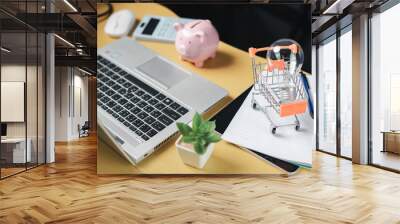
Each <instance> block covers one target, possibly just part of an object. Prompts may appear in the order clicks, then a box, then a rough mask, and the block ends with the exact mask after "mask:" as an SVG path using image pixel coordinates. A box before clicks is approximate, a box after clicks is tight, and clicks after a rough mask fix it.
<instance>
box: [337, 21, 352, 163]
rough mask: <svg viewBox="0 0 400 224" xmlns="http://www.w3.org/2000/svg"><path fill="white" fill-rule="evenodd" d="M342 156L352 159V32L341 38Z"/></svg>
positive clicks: (344, 32) (345, 33)
mask: <svg viewBox="0 0 400 224" xmlns="http://www.w3.org/2000/svg"><path fill="white" fill-rule="evenodd" d="M339 52H340V57H339V58H340V84H339V85H340V154H341V156H344V157H347V158H351V157H352V148H351V145H352V97H353V94H352V74H353V71H352V32H351V26H349V27H348V28H346V29H345V30H343V33H342V34H341V36H340V50H339Z"/></svg>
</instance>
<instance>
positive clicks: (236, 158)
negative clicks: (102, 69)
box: [97, 3, 286, 175]
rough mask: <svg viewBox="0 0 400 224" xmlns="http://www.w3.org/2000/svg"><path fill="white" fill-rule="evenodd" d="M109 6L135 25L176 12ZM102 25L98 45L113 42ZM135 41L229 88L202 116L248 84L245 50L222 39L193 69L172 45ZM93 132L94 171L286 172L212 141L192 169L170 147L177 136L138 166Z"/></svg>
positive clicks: (141, 6)
mask: <svg viewBox="0 0 400 224" xmlns="http://www.w3.org/2000/svg"><path fill="white" fill-rule="evenodd" d="M97 7H98V9H99V10H103V9H104V7H106V6H105V5H103V4H98V6H97ZM113 8H114V11H118V10H121V9H129V10H132V11H133V12H134V14H135V16H136V19H137V21H136V24H138V22H139V20H140V18H141V17H143V16H144V15H146V14H153V15H159V16H176V15H175V14H174V13H173V12H172V11H171V10H169V9H168V8H166V7H164V6H162V5H158V4H153V3H135V4H133V3H114V4H113ZM104 25H105V21H104V20H103V21H99V22H98V26H97V38H98V39H97V41H98V42H97V46H98V48H101V47H104V46H105V45H107V44H109V43H111V42H112V41H115V40H116V39H113V38H111V37H109V36H107V35H105V34H104V32H103V31H104ZM138 42H140V43H141V44H143V45H144V46H146V47H148V48H150V49H152V50H154V51H156V52H157V53H159V54H160V55H161V56H163V57H165V58H168V59H169V60H171V61H173V62H175V63H177V64H178V65H181V66H182V67H184V68H186V69H188V70H191V71H193V72H194V73H197V74H199V75H201V76H203V77H205V78H206V79H208V80H210V81H212V82H214V83H216V84H217V85H219V86H221V87H223V88H225V89H226V90H228V91H229V96H228V97H227V98H226V99H224V100H222V101H221V102H219V103H218V104H217V105H215V106H214V107H213V108H212V109H211V110H210V111H209V112H207V114H205V117H211V116H212V115H213V114H216V113H217V112H218V111H219V110H220V109H222V108H223V107H224V106H225V105H226V104H227V103H229V102H230V101H231V100H232V99H234V98H236V97H237V96H239V95H240V93H242V92H243V91H244V90H246V89H247V88H248V87H249V86H250V85H251V84H252V82H253V81H252V73H251V62H250V58H249V56H248V53H247V52H244V51H241V50H239V49H237V48H235V47H232V46H230V45H228V44H226V43H223V42H221V43H220V45H219V47H218V52H217V57H216V58H215V59H213V60H209V61H206V63H205V66H204V68H196V67H194V66H193V65H192V64H190V63H188V62H183V61H181V60H180V59H179V57H178V54H177V53H176V51H175V46H174V45H173V44H171V43H160V42H151V41H138ZM249 44H251V43H249ZM98 136H99V141H98V147H97V173H98V174H273V175H279V174H286V173H285V172H284V171H282V170H281V169H279V168H277V167H276V166H274V165H273V164H270V163H267V162H265V161H263V160H260V159H258V158H256V157H254V156H253V155H250V154H249V153H247V152H246V151H244V150H242V149H240V148H238V147H236V146H234V145H232V144H229V143H227V142H224V141H221V142H219V143H218V144H216V146H215V150H214V153H213V155H212V156H211V158H210V160H209V161H208V163H207V164H206V166H205V167H204V169H201V170H200V169H196V168H192V167H190V166H187V165H185V164H184V163H183V162H182V161H181V159H180V157H179V155H178V153H177V151H176V148H175V145H174V143H175V140H176V138H173V139H172V140H170V141H169V142H167V143H165V145H164V146H163V147H162V148H161V149H159V150H158V151H157V152H155V153H153V154H152V155H151V156H150V157H149V158H147V159H145V160H144V161H142V162H140V163H139V164H138V165H137V166H133V165H131V164H130V163H129V162H128V161H126V160H125V159H124V158H122V157H120V156H119V154H117V153H116V152H115V151H114V150H113V149H112V146H111V145H110V140H109V139H108V137H107V136H106V135H105V134H104V132H103V131H102V130H101V129H99V130H98Z"/></svg>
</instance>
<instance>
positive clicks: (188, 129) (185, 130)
mask: <svg viewBox="0 0 400 224" xmlns="http://www.w3.org/2000/svg"><path fill="white" fill-rule="evenodd" d="M176 126H177V127H178V129H179V132H181V134H182V135H183V136H186V135H189V134H190V133H191V132H192V128H191V127H190V126H189V125H187V124H185V123H177V124H176Z"/></svg>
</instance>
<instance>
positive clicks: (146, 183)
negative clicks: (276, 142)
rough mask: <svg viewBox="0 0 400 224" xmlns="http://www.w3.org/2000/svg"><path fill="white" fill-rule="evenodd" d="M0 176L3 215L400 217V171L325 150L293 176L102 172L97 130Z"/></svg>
mask: <svg viewBox="0 0 400 224" xmlns="http://www.w3.org/2000/svg"><path fill="white" fill-rule="evenodd" d="M56 158H57V162H56V163H55V164H51V165H47V166H42V167H39V168H36V169H33V170H30V171H28V172H26V173H22V174H19V175H17V176H14V177H11V178H8V179H5V180H3V181H0V223H43V222H48V223H400V221H399V220H400V175H398V174H395V173H390V172H387V171H383V170H379V169H377V168H373V167H368V166H358V165H352V164H351V163H350V162H349V161H347V160H343V159H337V158H335V157H332V156H329V155H326V154H323V153H318V152H316V153H315V154H314V160H315V161H314V168H313V169H312V170H303V171H301V172H300V173H299V174H296V175H294V176H291V177H288V178H287V177H279V176H275V177H268V176H229V177H226V176H222V177H221V176H219V177H207V176H200V177H199V176H185V177H176V176H175V177H174V176H157V177H155V176H140V177H138V176H107V177H104V176H103V177H100V176H97V175H96V140H95V138H94V137H90V138H85V139H83V140H81V141H76V142H71V143H69V144H57V153H56Z"/></svg>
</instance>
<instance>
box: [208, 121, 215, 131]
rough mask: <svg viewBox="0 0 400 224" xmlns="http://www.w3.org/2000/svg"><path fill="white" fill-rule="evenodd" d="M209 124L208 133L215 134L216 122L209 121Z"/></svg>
mask: <svg viewBox="0 0 400 224" xmlns="http://www.w3.org/2000/svg"><path fill="white" fill-rule="evenodd" d="M207 123H208V132H209V133H210V132H211V133H213V132H214V130H215V127H216V125H215V121H208V122H207Z"/></svg>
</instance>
